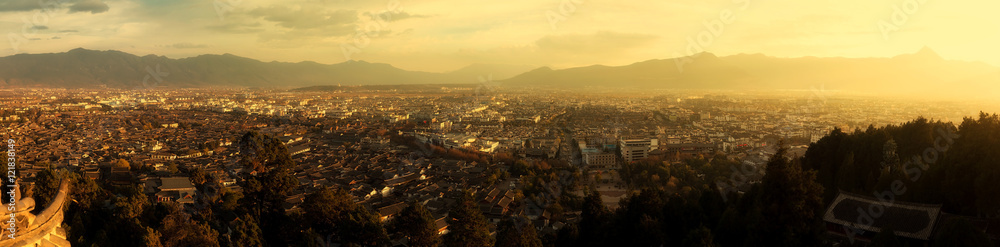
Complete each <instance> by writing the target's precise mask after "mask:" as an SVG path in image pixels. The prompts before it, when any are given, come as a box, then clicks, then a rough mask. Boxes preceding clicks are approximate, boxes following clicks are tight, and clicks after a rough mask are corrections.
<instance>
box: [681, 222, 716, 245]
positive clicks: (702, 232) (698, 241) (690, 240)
mask: <svg viewBox="0 0 1000 247" xmlns="http://www.w3.org/2000/svg"><path fill="white" fill-rule="evenodd" d="M712 239H713V238H712V231H711V230H709V229H708V228H707V227H704V226H703V227H700V228H698V229H695V230H693V231H691V232H689V233H688V235H687V237H685V238H684V244H683V246H689V247H712V246H715V243H714V242H713V240H712Z"/></svg>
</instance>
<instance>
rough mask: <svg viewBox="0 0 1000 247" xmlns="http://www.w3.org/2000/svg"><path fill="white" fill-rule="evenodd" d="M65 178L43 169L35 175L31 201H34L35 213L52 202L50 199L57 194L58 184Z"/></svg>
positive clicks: (54, 171)
mask: <svg viewBox="0 0 1000 247" xmlns="http://www.w3.org/2000/svg"><path fill="white" fill-rule="evenodd" d="M63 178H65V176H64V174H63V173H62V172H60V171H57V170H54V169H52V168H45V170H42V171H39V172H38V173H37V174H36V175H35V187H34V191H33V192H32V195H33V197H32V199H34V200H35V205H38V206H37V207H35V210H36V211H39V212H40V211H41V210H42V209H44V208H45V206H48V205H49V203H51V202H52V198H53V197H55V196H56V194H57V193H59V184H60V183H61V182H62V180H63Z"/></svg>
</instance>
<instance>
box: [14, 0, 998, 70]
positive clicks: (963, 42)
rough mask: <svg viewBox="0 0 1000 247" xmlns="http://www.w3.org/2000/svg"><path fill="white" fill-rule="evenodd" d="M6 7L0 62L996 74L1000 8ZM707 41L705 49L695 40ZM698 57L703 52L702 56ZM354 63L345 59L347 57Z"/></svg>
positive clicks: (148, 3)
mask: <svg viewBox="0 0 1000 247" xmlns="http://www.w3.org/2000/svg"><path fill="white" fill-rule="evenodd" d="M41 3H43V4H39V1H38V0H2V1H0V31H3V33H4V34H5V37H7V39H6V41H5V42H0V43H2V44H0V56H7V55H11V54H14V53H48V52H64V51H67V50H70V49H73V48H77V47H83V48H87V49H97V50H120V51H124V52H128V53H133V54H137V55H146V54H156V55H164V56H167V57H171V58H183V57H190V56H196V55H199V54H206V53H209V54H222V53H231V54H235V55H239V56H244V57H250V58H254V59H258V60H262V61H285V62H299V61H316V62H320V63H328V64H329V63H340V62H344V61H346V60H347V59H354V60H365V61H369V62H382V63H389V64H392V65H394V66H396V67H400V68H403V69H408V70H422V71H434V72H443V71H450V70H455V69H458V68H461V67H464V66H466V65H469V64H472V63H487V64H515V65H533V66H552V67H555V68H565V67H574V66H586V65H592V64H605V65H625V64H630V63H633V62H638V61H643V60H648V59H664V58H672V57H676V56H679V55H687V54H688V53H689V50H692V49H689V48H691V47H693V46H692V45H691V43H690V42H691V41H694V42H695V43H700V44H699V45H698V46H699V47H701V48H702V49H704V50H706V51H708V52H712V53H715V54H717V55H731V54H739V53H764V54H767V55H771V56H779V57H801V56H819V57H891V56H895V55H898V54H903V53H913V52H916V51H917V50H919V49H920V48H921V47H924V46H927V47H931V48H932V49H934V50H935V51H936V52H937V53H939V54H940V55H941V56H942V57H944V58H946V59H955V60H967V61H983V62H987V63H990V64H993V65H1000V49H996V48H994V47H995V46H996V45H998V44H1000V14H998V11H1000V1H996V0H949V1H943V0H837V1H834V0H807V1H803V0H658V1H652V0H636V1H622V0H505V1H482V0H364V1H362V0H282V1H277V0H42V1H41ZM699 40H700V41H699ZM693 50H697V49H693ZM345 53H347V54H349V55H345Z"/></svg>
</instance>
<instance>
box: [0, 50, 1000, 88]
mask: <svg viewBox="0 0 1000 247" xmlns="http://www.w3.org/2000/svg"><path fill="white" fill-rule="evenodd" d="M998 73H1000V69H998V68H996V67H993V66H990V65H988V64H986V63H982V62H965V61H954V60H945V59H943V58H942V57H940V56H939V55H938V54H937V53H936V52H934V51H933V50H931V49H930V48H928V47H924V48H922V49H920V50H919V51H917V52H915V53H911V54H901V55H898V56H894V57H890V58H844V57H797V58H780V57H772V56H768V55H766V54H761V53H755V54H736V55H729V56H721V57H720V56H716V55H715V54H712V53H707V52H705V53H700V54H696V55H693V56H688V57H679V58H667V59H650V60H645V61H639V62H635V63H632V64H628V65H622V66H607V65H601V64H594V65H588V66H581V67H571V68H562V69H553V68H551V67H548V66H542V67H529V66H527V65H510V64H506V65H504V64H471V65H469V66H466V67H462V68H459V69H457V70H453V71H449V72H445V73H434V72H422V71H409V70H404V69H400V68H397V67H394V66H392V65H391V64H386V63H371V62H367V61H361V60H357V61H355V60H351V61H345V62H342V63H337V64H322V63H318V62H314V61H301V62H295V63H292V62H278V61H271V62H263V61H259V60H256V59H252V58H246V57H241V56H237V55H233V54H229V53H226V54H202V55H198V56H194V57H186V58H178V59H171V58H167V57H165V56H158V55H154V54H148V55H144V56H137V55H133V54H129V53H125V52H121V51H116V50H106V51H98V50H88V49H84V48H75V49H72V50H69V51H67V52H62V53H41V54H16V55H11V56H7V57H0V87H4V88H16V87H63V88H88V87H95V86H101V85H103V86H107V87H112V88H126V89H128V88H142V87H150V85H153V86H163V87H203V86H245V87H285V86H289V87H307V86H317V85H391V84H471V83H479V82H480V79H479V78H487V76H490V75H492V77H493V78H494V80H495V81H499V82H503V84H504V85H505V86H549V87H562V88H586V87H592V86H598V87H622V88H630V87H631V88H634V87H639V88H674V89H765V90H766V89H792V88H799V89H801V88H810V87H818V86H819V85H825V87H826V88H835V89H837V90H848V91H850V90H858V91H872V92H875V93H895V94H912V93H935V92H937V93H940V92H942V90H944V89H948V88H952V89H953V88H956V87H962V86H968V87H972V88H977V89H978V91H982V92H991V93H992V92H1000V90H996V89H995V88H993V87H992V86H989V85H996V84H998V83H995V82H996V79H1000V78H993V77H992V76H984V75H993V74H998ZM970 78H971V79H970ZM984 80H994V81H984ZM955 83H958V84H955ZM946 91H947V90H946ZM986 96H990V95H986ZM992 96H996V95H992Z"/></svg>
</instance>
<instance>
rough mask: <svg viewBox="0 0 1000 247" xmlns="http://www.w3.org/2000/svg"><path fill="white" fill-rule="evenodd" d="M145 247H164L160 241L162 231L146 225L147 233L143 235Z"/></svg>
mask: <svg viewBox="0 0 1000 247" xmlns="http://www.w3.org/2000/svg"><path fill="white" fill-rule="evenodd" d="M142 246H143V247H163V244H161V243H160V232H157V231H156V230H154V229H153V228H149V227H146V234H144V235H143V236H142Z"/></svg>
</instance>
